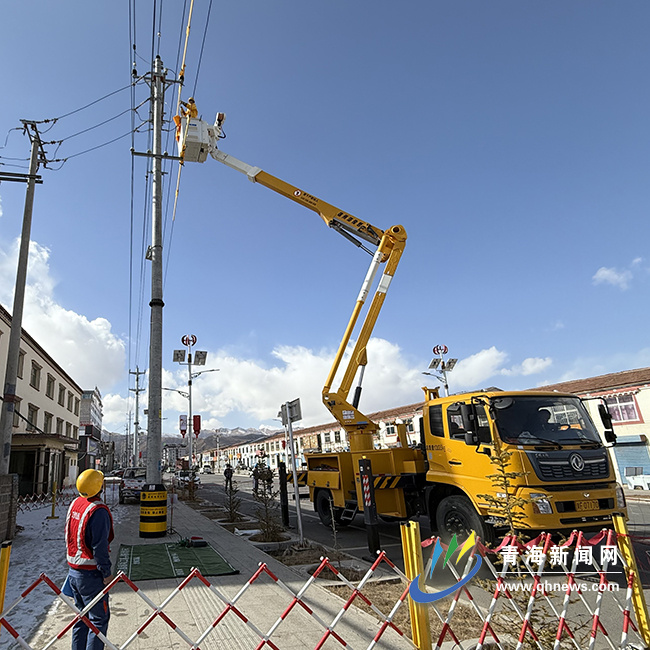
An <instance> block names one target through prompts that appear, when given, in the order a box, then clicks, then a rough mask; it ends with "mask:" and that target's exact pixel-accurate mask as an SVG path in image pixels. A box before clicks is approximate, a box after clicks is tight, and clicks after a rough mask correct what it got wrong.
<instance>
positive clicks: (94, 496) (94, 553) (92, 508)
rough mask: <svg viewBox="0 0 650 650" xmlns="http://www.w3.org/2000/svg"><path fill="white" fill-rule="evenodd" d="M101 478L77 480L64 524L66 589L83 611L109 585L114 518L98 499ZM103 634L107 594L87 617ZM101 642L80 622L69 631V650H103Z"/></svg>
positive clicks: (93, 474)
mask: <svg viewBox="0 0 650 650" xmlns="http://www.w3.org/2000/svg"><path fill="white" fill-rule="evenodd" d="M103 487H104V475H103V474H102V473H101V472H100V471H98V470H96V469H87V470H85V471H84V472H82V473H81V474H79V477H78V478H77V490H78V492H79V496H78V497H77V498H76V499H75V500H74V501H73V502H72V503H71V504H70V508H69V509H68V516H67V517H66V521H65V541H66V554H67V560H68V565H69V566H70V569H69V571H68V579H67V581H66V582H67V583H68V587H69V590H70V591H71V592H72V596H73V598H74V602H75V605H76V606H77V608H78V609H79V610H82V609H83V608H84V607H86V605H88V603H90V601H91V600H93V599H94V598H95V596H97V594H99V593H100V592H101V591H102V590H103V589H104V587H105V586H106V585H108V584H109V583H110V582H111V580H112V579H113V576H112V575H111V559H110V555H109V546H108V545H109V544H110V542H111V540H112V539H113V537H114V533H113V517H112V515H111V511H110V510H109V509H108V506H107V505H106V504H105V503H103V502H102V501H101V499H100V494H101V492H102V489H103ZM86 616H87V617H88V619H89V620H90V622H91V623H92V624H93V625H95V627H96V628H97V629H98V630H99V631H100V632H101V633H102V634H103V635H106V631H107V629H108V620H109V618H110V611H109V608H108V594H106V595H105V596H104V597H103V598H102V599H100V600H99V602H98V603H97V604H96V605H94V607H93V608H92V609H91V610H90V611H89V612H88V613H87V615H86ZM103 647H104V643H103V641H101V639H100V638H99V637H98V636H97V635H96V634H95V633H94V632H93V631H92V630H91V629H90V628H89V627H88V625H87V624H86V623H84V622H83V621H82V620H79V621H77V623H76V624H75V626H74V627H73V628H72V650H102V648H103Z"/></svg>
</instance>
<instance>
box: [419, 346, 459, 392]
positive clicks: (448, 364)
mask: <svg viewBox="0 0 650 650" xmlns="http://www.w3.org/2000/svg"><path fill="white" fill-rule="evenodd" d="M447 352H449V350H448V348H447V346H446V345H436V347H435V348H433V353H434V354H437V355H438V356H437V357H434V358H433V359H432V360H431V363H430V364H429V370H438V368H440V374H438V373H437V372H423V373H422V374H423V375H429V377H436V379H438V381H441V382H442V385H443V386H444V387H445V395H446V396H447V397H449V383H448V381H447V373H448V372H451V371H452V370H453V369H454V367H455V366H456V364H457V363H458V359H448V360H447V361H445V358H444V355H445V354H447Z"/></svg>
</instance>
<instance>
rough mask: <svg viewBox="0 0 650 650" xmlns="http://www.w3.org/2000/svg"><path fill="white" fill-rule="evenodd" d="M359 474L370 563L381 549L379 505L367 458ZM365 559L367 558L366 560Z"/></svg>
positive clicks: (360, 462)
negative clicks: (378, 518) (378, 517)
mask: <svg viewBox="0 0 650 650" xmlns="http://www.w3.org/2000/svg"><path fill="white" fill-rule="evenodd" d="M359 473H360V474H361V489H362V491H363V523H364V524H365V526H366V534H367V536H368V550H369V551H370V559H369V561H370V562H374V561H375V560H376V559H377V557H376V556H377V553H378V552H379V550H380V548H381V544H380V541H379V529H378V521H377V504H376V503H375V486H374V484H373V479H372V465H371V463H370V459H369V458H366V457H365V456H364V457H363V458H361V459H360V460H359ZM364 559H365V558H364Z"/></svg>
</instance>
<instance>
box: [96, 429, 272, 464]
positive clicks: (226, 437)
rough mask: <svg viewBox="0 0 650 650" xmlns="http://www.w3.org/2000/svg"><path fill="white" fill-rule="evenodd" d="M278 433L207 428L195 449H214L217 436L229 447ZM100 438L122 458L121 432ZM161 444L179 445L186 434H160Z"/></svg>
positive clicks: (185, 439) (117, 456)
mask: <svg viewBox="0 0 650 650" xmlns="http://www.w3.org/2000/svg"><path fill="white" fill-rule="evenodd" d="M277 433H280V430H279V429H267V428H261V429H255V428H248V429H244V428H242V427H236V428H235V429H226V428H224V427H222V428H220V429H209V430H203V431H201V433H200V434H199V437H198V441H197V440H196V438H195V439H194V441H195V445H196V446H195V449H196V451H204V450H205V449H216V447H217V438H218V439H219V446H220V447H230V446H231V445H240V444H244V443H247V442H252V441H253V440H258V439H259V438H267V437H269V436H272V435H275V434H277ZM102 439H103V440H104V441H106V442H114V443H115V457H116V458H122V457H123V454H124V446H125V444H126V437H125V435H124V434H123V433H111V432H110V431H106V430H104V431H102ZM146 440H147V439H146V436H142V440H141V447H142V450H143V451H144V449H145V448H146V445H147V442H146ZM162 444H163V446H165V445H179V444H185V445H186V444H187V436H185V438H183V437H182V436H181V435H180V434H177V435H173V436H169V435H163V436H162Z"/></svg>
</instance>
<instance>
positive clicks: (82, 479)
mask: <svg viewBox="0 0 650 650" xmlns="http://www.w3.org/2000/svg"><path fill="white" fill-rule="evenodd" d="M102 485H104V475H103V474H102V472H100V471H99V470H97V469H87V470H85V471H83V472H81V474H79V476H78V477H77V490H78V491H79V494H80V495H81V496H82V497H86V499H89V498H90V497H94V496H95V495H96V494H99V493H100V492H101V490H102Z"/></svg>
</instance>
